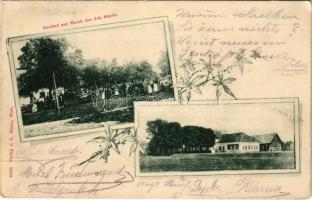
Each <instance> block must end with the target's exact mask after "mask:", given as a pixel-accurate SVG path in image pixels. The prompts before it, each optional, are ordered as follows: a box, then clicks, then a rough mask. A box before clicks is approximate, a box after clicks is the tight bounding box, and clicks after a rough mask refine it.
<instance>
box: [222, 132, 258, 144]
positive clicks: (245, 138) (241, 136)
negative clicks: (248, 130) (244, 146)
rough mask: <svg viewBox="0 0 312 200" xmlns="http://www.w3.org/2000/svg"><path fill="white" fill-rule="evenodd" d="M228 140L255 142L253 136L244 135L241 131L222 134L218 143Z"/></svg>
mask: <svg viewBox="0 0 312 200" xmlns="http://www.w3.org/2000/svg"><path fill="white" fill-rule="evenodd" d="M228 142H257V143H259V142H258V141H257V140H256V139H255V138H253V137H250V136H249V135H246V134H245V133H243V132H240V133H232V134H224V135H222V137H221V138H220V141H219V142H218V143H228Z"/></svg>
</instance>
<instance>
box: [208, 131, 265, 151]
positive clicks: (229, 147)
mask: <svg viewBox="0 0 312 200" xmlns="http://www.w3.org/2000/svg"><path fill="white" fill-rule="evenodd" d="M214 150H215V152H242V153H243V152H258V151H260V143H259V141H257V140H256V139H255V138H253V137H251V136H249V135H247V134H245V133H242V132H240V133H233V134H224V135H222V136H221V137H220V138H219V139H217V140H216V144H215V146H214Z"/></svg>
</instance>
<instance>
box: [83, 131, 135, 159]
mask: <svg viewBox="0 0 312 200" xmlns="http://www.w3.org/2000/svg"><path fill="white" fill-rule="evenodd" d="M131 130H132V128H122V129H112V128H111V127H110V126H106V127H105V129H104V135H103V136H98V137H95V138H93V139H92V140H89V141H88V142H87V143H90V142H92V143H98V144H99V148H100V149H99V150H98V151H96V152H94V153H93V154H92V155H91V156H90V157H89V158H88V159H86V160H85V161H83V162H81V163H79V165H83V164H85V163H88V162H94V161H95V160H96V159H102V160H104V161H105V162H108V157H109V156H110V151H111V150H113V151H115V152H116V153H117V154H119V155H120V150H119V146H120V145H124V144H126V143H127V142H131V143H132V144H131V147H130V153H129V155H130V156H131V154H132V153H133V152H134V151H135V150H136V149H137V143H138V140H137V136H136V133H134V134H133V135H132V131H131Z"/></svg>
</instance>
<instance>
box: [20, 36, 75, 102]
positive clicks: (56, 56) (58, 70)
mask: <svg viewBox="0 0 312 200" xmlns="http://www.w3.org/2000/svg"><path fill="white" fill-rule="evenodd" d="M68 46H69V44H68V43H67V42H66V40H65V39H62V38H61V39H51V38H44V37H43V38H36V39H31V40H29V41H28V42H26V44H25V46H24V47H22V48H21V52H22V54H21V55H20V56H19V57H18V60H19V63H20V68H21V69H22V70H25V73H23V74H21V76H20V77H19V80H18V85H19V93H20V95H22V96H28V95H29V94H30V93H31V92H32V91H37V90H38V89H40V88H49V89H52V88H53V73H54V75H55V79H56V80H57V84H58V86H62V87H64V88H69V89H72V88H75V86H77V84H78V79H77V77H78V73H79V70H78V69H77V68H76V67H75V66H74V65H71V64H70V63H69V62H68V60H67V59H66V56H65V52H66V50H67V49H68Z"/></svg>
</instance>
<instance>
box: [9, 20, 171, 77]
mask: <svg viewBox="0 0 312 200" xmlns="http://www.w3.org/2000/svg"><path fill="white" fill-rule="evenodd" d="M57 37H60V36H57ZM57 37H55V36H53V37H52V38H57ZM62 37H65V38H66V40H67V41H68V42H69V43H70V44H71V45H72V47H73V48H77V49H81V50H82V53H83V56H84V58H86V59H95V58H100V59H105V60H107V61H111V60H112V59H113V58H114V57H116V58H117V62H118V63H119V64H124V63H127V62H130V61H142V60H147V61H148V62H149V63H150V64H152V65H153V67H154V70H156V71H157V70H159V69H158V68H156V65H157V62H158V59H159V58H160V53H161V52H162V51H167V47H166V37H165V30H164V26H163V24H162V22H156V23H148V24H141V25H132V26H126V27H116V28H110V29H100V30H93V31H88V32H81V33H69V34H65V35H62ZM25 43H26V41H19V42H15V43H14V44H13V52H15V53H14V59H15V67H16V68H19V64H18V61H17V58H18V56H19V55H20V54H21V51H20V49H21V47H22V46H24V45H25Z"/></svg>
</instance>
